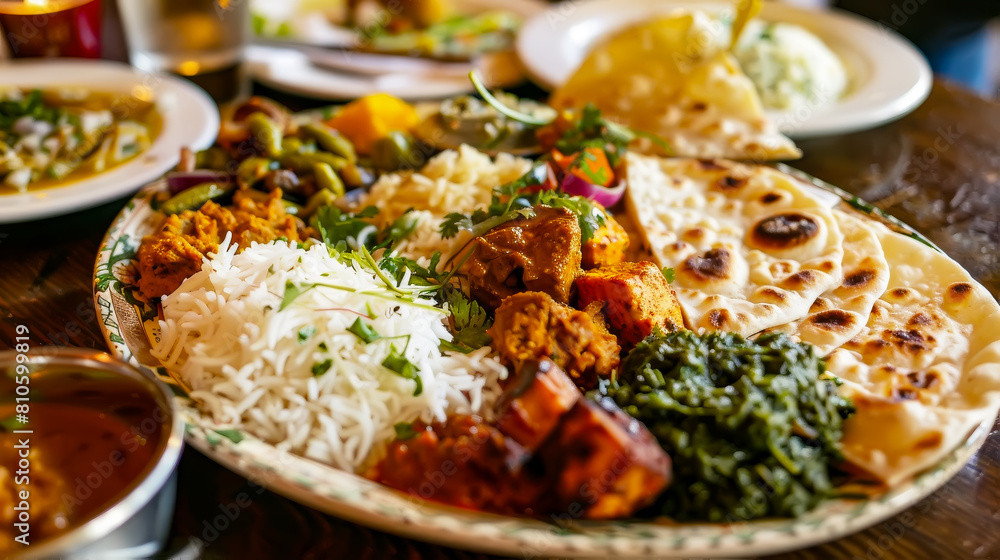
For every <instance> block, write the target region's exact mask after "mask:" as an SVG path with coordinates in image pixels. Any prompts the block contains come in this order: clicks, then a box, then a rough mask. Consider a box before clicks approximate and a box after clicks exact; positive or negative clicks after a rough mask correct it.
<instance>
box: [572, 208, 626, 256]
mask: <svg viewBox="0 0 1000 560" xmlns="http://www.w3.org/2000/svg"><path fill="white" fill-rule="evenodd" d="M595 204H596V203H595ZM628 246H629V238H628V233H626V232H625V228H623V227H622V225H621V224H619V223H618V221H617V220H615V219H614V218H612V217H611V216H610V215H609V214H605V218H604V225H602V226H601V227H599V228H597V230H596V231H594V236H593V237H591V238H590V239H588V240H587V241H585V242H584V243H583V247H582V256H583V260H582V266H583V268H584V269H585V270H590V269H591V268H599V267H602V266H607V265H609V264H617V263H620V262H622V261H624V260H625V251H626V250H628Z"/></svg>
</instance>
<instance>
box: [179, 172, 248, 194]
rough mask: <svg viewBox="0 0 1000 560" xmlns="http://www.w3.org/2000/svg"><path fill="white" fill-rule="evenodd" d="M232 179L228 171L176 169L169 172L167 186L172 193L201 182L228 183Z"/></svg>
mask: <svg viewBox="0 0 1000 560" xmlns="http://www.w3.org/2000/svg"><path fill="white" fill-rule="evenodd" d="M231 180H232V178H231V177H230V176H229V174H228V173H223V172H221V171H213V170H211V169H195V170H194V171H174V172H172V173H167V188H168V189H170V194H177V193H179V192H181V191H185V190H187V189H190V188H191V187H193V186H195V185H199V184H201V183H228V182H229V181H231Z"/></svg>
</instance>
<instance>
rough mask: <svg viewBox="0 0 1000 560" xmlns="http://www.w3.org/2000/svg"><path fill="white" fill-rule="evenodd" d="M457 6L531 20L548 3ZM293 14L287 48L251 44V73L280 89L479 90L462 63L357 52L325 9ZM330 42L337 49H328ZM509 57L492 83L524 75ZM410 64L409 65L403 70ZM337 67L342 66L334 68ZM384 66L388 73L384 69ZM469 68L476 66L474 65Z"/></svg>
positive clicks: (273, 42) (434, 93)
mask: <svg viewBox="0 0 1000 560" xmlns="http://www.w3.org/2000/svg"><path fill="white" fill-rule="evenodd" d="M275 1H276V0H259V1H258V2H256V3H255V6H254V9H255V10H257V11H258V12H265V13H266V12H268V10H269V8H270V5H271V4H273V3H274V2H275ZM454 4H455V6H456V9H457V10H458V11H459V12H464V13H481V12H485V11H489V10H506V11H508V12H511V13H513V14H516V15H518V16H520V17H522V18H523V19H524V20H525V22H527V21H528V20H529V19H530V18H532V17H535V16H537V15H538V14H541V13H542V12H544V11H545V9H546V7H547V6H548V4H547V3H545V2H543V1H542V0H456V1H455V2H454ZM275 10H277V11H281V10H284V11H285V12H288V11H290V10H292V9H291V8H288V5H287V4H285V3H279V6H278V8H275ZM275 10H270V11H272V12H273V11H275ZM292 11H293V10H292ZM288 17H289V20H288V21H289V22H290V25H289V27H290V29H291V31H290V35H289V36H288V37H287V41H288V44H287V46H282V40H283V39H286V38H285V37H282V38H268V39H266V40H263V41H258V42H257V44H255V45H253V46H251V47H250V48H249V49H247V54H246V59H247V62H248V69H249V73H250V75H251V76H252V77H253V78H254V79H255V80H257V81H258V82H261V83H263V84H264V85H267V86H269V87H272V88H274V89H278V90H282V91H287V92H290V93H294V94H297V95H303V96H306V97H312V98H316V99H328V100H346V99H354V98H357V97H361V96H363V95H368V94H370V93H376V92H382V93H388V94H390V95H394V96H396V97H399V98H401V99H405V100H407V101H418V100H424V99H441V98H445V97H452V96H455V95H460V94H463V93H468V92H471V91H472V89H473V88H472V84H471V83H470V82H469V78H468V70H466V71H465V72H459V71H456V68H457V67H458V66H459V65H458V64H456V63H451V64H442V63H440V62H437V61H433V60H426V59H421V58H417V57H400V56H398V55H378V54H371V53H355V52H351V51H350V50H344V49H348V48H349V47H350V46H351V45H353V44H354V43H355V42H356V38H355V37H356V36H355V34H354V32H353V31H351V30H349V29H346V28H344V27H341V26H338V25H335V24H333V23H331V22H330V21H329V20H328V19H327V18H326V17H325V16H324V15H323V14H322V13H318V12H311V13H304V14H290V15H288ZM324 46H331V47H336V49H337V50H331V49H323V47H324ZM489 56H491V55H487V56H486V57H489ZM380 57H381V59H382V62H380V60H379V59H380ZM405 58H409V59H410V60H409V63H408V64H405V61H400V59H405ZM508 58H509V60H507V59H504V60H499V61H497V62H496V64H498V65H501V66H503V68H502V70H503V72H502V75H501V74H500V73H495V72H490V71H487V72H486V74H487V75H491V74H492V75H497V76H498V77H499V79H497V80H494V81H492V82H491V83H490V85H491V87H492V86H497V87H506V86H510V85H514V84H515V83H519V82H520V81H522V80H523V79H524V75H523V73H522V72H521V69H520V67H519V65H518V64H517V62H516V60H515V57H514V56H513V55H511V56H510V57H508ZM313 59H317V60H313ZM315 62H319V63H318V64H316V63H315ZM404 64H405V66H407V68H405V69H402V68H400V67H401V66H403V65H404ZM335 66H340V67H342V69H341V70H338V69H336V68H333V67H335ZM379 68H384V69H385V71H384V72H378V71H377V70H378V69H379ZM469 68H470V69H471V68H472V66H471V64H470V65H469ZM508 76H511V77H512V78H508Z"/></svg>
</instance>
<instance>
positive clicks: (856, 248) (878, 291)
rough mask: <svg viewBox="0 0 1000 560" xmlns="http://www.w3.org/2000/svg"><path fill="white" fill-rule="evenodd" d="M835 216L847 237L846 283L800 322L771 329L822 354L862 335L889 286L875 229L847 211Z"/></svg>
mask: <svg viewBox="0 0 1000 560" xmlns="http://www.w3.org/2000/svg"><path fill="white" fill-rule="evenodd" d="M833 215H834V217H835V218H836V219H837V225H838V226H840V231H841V233H843V234H844V263H843V266H844V280H843V282H841V284H840V285H839V286H837V287H836V288H834V289H832V290H830V291H828V292H826V293H824V294H823V295H821V296H820V297H818V298H816V301H814V302H813V304H812V306H810V308H809V315H808V316H807V317H805V318H804V319H802V320H801V321H795V322H792V323H788V324H785V325H781V326H778V327H773V328H771V329H768V330H770V331H777V332H783V333H787V334H790V335H792V336H794V337H795V338H797V339H798V340H800V341H802V342H807V343H809V344H812V345H814V346H816V349H817V351H818V352H819V353H820V354H821V355H825V354H827V353H829V352H830V351H832V350H834V349H835V348H837V347H838V346H840V345H842V344H844V343H845V342H847V341H848V340H850V339H851V338H853V337H854V336H855V335H857V334H858V333H859V332H861V329H863V328H864V326H865V323H867V322H868V315H869V314H870V313H871V310H872V305H874V304H875V300H877V299H878V298H879V296H881V295H882V293H883V292H885V288H886V286H888V284H889V263H888V262H886V260H885V252H884V251H883V250H882V245H881V244H880V243H879V239H878V235H877V234H876V232H875V229H874V228H873V227H872V226H871V225H870V223H869V222H868V221H866V220H863V219H861V218H858V217H856V216H854V215H851V214H848V213H847V212H843V211H840V210H834V211H833Z"/></svg>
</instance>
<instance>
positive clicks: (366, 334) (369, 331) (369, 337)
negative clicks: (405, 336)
mask: <svg viewBox="0 0 1000 560" xmlns="http://www.w3.org/2000/svg"><path fill="white" fill-rule="evenodd" d="M347 331H348V332H350V333H353V334H354V336H356V337H358V338H360V339H361V340H362V342H364V343H365V344H370V343H372V342H375V341H376V340H378V339H380V338H382V335H380V334H378V332H376V331H375V329H373V328H372V326H371V325H369V324H368V323H365V322H362V321H361V317H358V318H357V319H355V320H354V323H352V324H351V326H350V327H347Z"/></svg>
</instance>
